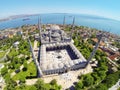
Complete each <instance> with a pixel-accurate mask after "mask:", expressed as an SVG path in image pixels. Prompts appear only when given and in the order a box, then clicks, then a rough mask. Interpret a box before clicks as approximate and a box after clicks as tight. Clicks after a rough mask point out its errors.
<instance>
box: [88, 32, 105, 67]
mask: <svg viewBox="0 0 120 90" xmlns="http://www.w3.org/2000/svg"><path fill="white" fill-rule="evenodd" d="M103 35H104V33H102V34H101V35H100V36H99V37H98V43H96V45H95V48H94V49H93V51H92V53H91V55H90V57H89V58H88V63H87V65H88V64H89V62H90V61H91V59H92V58H93V57H94V55H95V53H96V50H97V49H98V46H99V44H100V41H101V40H102V37H103Z"/></svg>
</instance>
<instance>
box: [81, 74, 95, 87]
mask: <svg viewBox="0 0 120 90" xmlns="http://www.w3.org/2000/svg"><path fill="white" fill-rule="evenodd" d="M93 82H94V79H93V77H92V76H91V75H90V74H88V75H85V76H84V77H83V84H84V86H87V87H88V86H90V85H93Z"/></svg>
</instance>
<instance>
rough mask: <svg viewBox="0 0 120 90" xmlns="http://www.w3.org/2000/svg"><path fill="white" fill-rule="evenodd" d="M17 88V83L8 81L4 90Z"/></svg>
mask: <svg viewBox="0 0 120 90" xmlns="http://www.w3.org/2000/svg"><path fill="white" fill-rule="evenodd" d="M16 86H17V83H16V82H15V81H14V80H12V79H10V80H9V81H8V82H7V85H6V89H7V90H16V89H15V87H16Z"/></svg>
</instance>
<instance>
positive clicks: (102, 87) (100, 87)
mask: <svg viewBox="0 0 120 90" xmlns="http://www.w3.org/2000/svg"><path fill="white" fill-rule="evenodd" d="M96 90H108V88H107V86H106V84H99V85H98V86H97V87H96Z"/></svg>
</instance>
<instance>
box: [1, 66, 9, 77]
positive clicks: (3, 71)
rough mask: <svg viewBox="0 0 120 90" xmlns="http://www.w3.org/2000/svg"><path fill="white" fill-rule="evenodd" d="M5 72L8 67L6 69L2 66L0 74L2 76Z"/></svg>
mask: <svg viewBox="0 0 120 90" xmlns="http://www.w3.org/2000/svg"><path fill="white" fill-rule="evenodd" d="M7 73H8V69H7V68H6V67H3V68H2V69H1V75H2V76H4V75H5V74H7Z"/></svg>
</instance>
